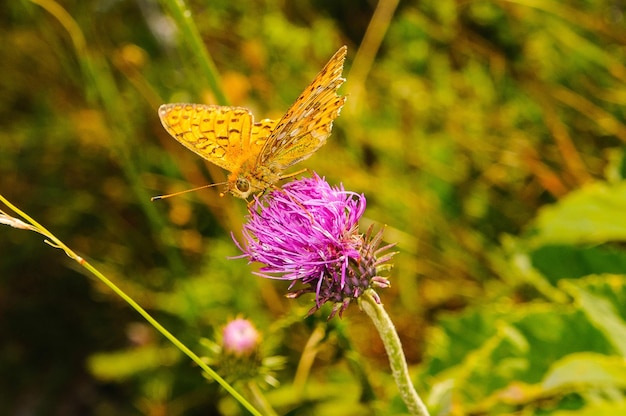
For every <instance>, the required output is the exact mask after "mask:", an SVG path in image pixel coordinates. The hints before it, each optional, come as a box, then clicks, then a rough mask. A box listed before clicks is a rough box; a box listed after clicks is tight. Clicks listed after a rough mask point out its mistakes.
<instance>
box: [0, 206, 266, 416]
mask: <svg viewBox="0 0 626 416" xmlns="http://www.w3.org/2000/svg"><path fill="white" fill-rule="evenodd" d="M0 201H1V202H2V203H4V204H5V205H6V206H7V207H9V208H10V209H11V210H12V211H13V212H15V213H17V214H18V215H19V216H21V217H22V218H24V220H26V222H27V223H28V224H29V225H22V224H20V223H19V222H13V223H12V224H9V225H12V226H14V227H16V226H17V227H16V228H22V229H29V230H31V231H36V232H38V233H39V234H41V235H43V236H44V237H46V238H47V240H46V243H48V244H50V245H51V246H52V247H55V248H59V249H61V250H63V251H64V252H65V254H67V255H68V256H69V257H70V258H71V259H72V260H75V261H76V262H77V263H78V264H80V265H81V266H83V267H84V268H85V269H87V270H89V272H91V273H92V274H93V275H94V276H96V277H97V278H98V279H100V281H101V282H102V283H104V284H105V285H106V286H108V287H109V288H110V289H111V290H112V291H113V292H115V294H117V295H118V296H119V297H120V298H122V299H123V300H124V301H126V303H128V304H129V305H130V306H131V307H132V308H133V309H135V310H136V311H137V312H138V313H139V314H140V315H141V316H143V317H144V319H145V320H146V321H148V323H149V324H150V325H152V326H153V327H154V328H155V329H156V330H157V331H159V332H160V333H161V334H162V335H163V336H164V337H165V338H167V339H168V340H169V341H170V342H171V343H172V344H174V345H175V346H176V348H178V349H179V350H181V351H182V352H183V353H184V354H185V355H186V356H188V357H189V358H191V360H193V362H195V363H196V364H198V367H200V368H201V369H202V370H204V371H205V372H206V373H207V374H208V375H209V376H210V377H211V378H212V379H214V380H215V381H217V382H218V383H219V384H220V385H221V386H222V387H223V388H224V389H225V390H226V391H227V392H228V393H229V394H230V395H231V396H233V397H234V398H235V400H237V401H238V402H239V403H241V405H242V406H243V407H245V408H246V409H247V410H248V411H249V412H250V413H251V414H253V415H255V416H262V415H261V413H260V412H259V411H258V410H256V409H255V408H254V406H252V405H251V404H250V403H248V401H246V399H244V397H243V396H242V395H241V394H239V392H237V390H235V389H234V388H233V387H232V386H231V385H230V384H228V383H227V382H226V380H224V379H223V378H222V377H220V376H219V374H217V373H216V372H215V371H214V370H213V369H212V368H211V367H209V366H208V365H206V363H205V362H204V361H202V359H200V357H198V356H197V355H196V354H195V353H194V352H193V351H191V350H190V349H189V348H187V346H186V345H185V344H183V343H182V342H180V341H179V340H178V338H176V337H175V336H174V335H173V334H172V333H171V332H169V331H168V330H167V329H165V327H163V326H162V325H161V324H160V323H159V322H158V321H157V320H156V319H154V318H153V317H152V316H151V315H150V314H149V313H148V312H147V311H146V310H145V309H143V308H142V307H141V306H139V304H138V303H137V302H135V301H134V300H133V298H131V297H130V296H128V295H127V294H126V293H125V292H124V291H123V290H122V289H120V288H119V287H117V286H116V285H115V283H113V282H112V281H110V280H109V279H108V278H106V277H105V276H104V275H103V274H102V273H100V271H98V270H97V269H96V268H95V267H93V266H92V265H91V264H89V263H88V262H87V261H86V260H85V259H83V258H82V257H80V256H79V255H78V254H76V253H75V252H74V251H72V249H70V248H69V247H68V246H66V245H65V244H63V242H62V241H61V240H59V239H58V238H56V237H55V236H54V235H53V234H52V233H51V232H50V231H48V230H47V229H46V228H44V227H43V226H42V225H41V224H39V223H38V222H37V221H35V220H34V219H32V218H31V217H29V216H28V215H27V214H26V213H24V212H23V211H21V210H20V209H19V208H17V207H16V206H15V205H13V204H11V203H10V202H9V201H8V200H7V199H6V198H4V197H3V196H2V195H0ZM0 213H2V211H0ZM5 217H6V215H5ZM2 223H5V221H2ZM6 223H9V221H8V220H7V221H6Z"/></svg>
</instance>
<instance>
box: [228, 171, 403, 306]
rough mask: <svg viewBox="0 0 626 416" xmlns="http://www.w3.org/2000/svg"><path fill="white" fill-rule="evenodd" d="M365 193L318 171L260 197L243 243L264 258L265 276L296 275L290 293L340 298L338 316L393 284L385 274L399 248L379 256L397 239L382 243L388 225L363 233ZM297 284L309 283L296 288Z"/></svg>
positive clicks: (321, 299) (319, 299)
mask: <svg viewBox="0 0 626 416" xmlns="http://www.w3.org/2000/svg"><path fill="white" fill-rule="evenodd" d="M365 205H366V201H365V196H364V195H359V194H356V193H354V192H349V191H346V190H344V188H343V186H342V185H340V186H339V187H331V186H330V185H329V184H328V183H327V182H326V181H325V180H324V179H323V178H320V177H319V176H318V175H317V174H314V176H313V177H312V178H303V179H300V180H295V181H292V182H290V183H288V184H286V185H285V186H284V187H283V188H282V189H275V190H273V191H271V192H270V193H268V194H265V195H263V196H261V197H260V198H258V197H255V200H254V202H253V203H252V205H251V206H250V209H249V214H248V216H247V222H246V224H244V226H243V236H244V240H245V242H244V244H243V245H241V244H239V243H237V242H236V243H237V245H238V246H239V248H240V249H241V251H242V252H243V253H244V254H243V255H242V256H241V257H247V258H248V260H249V261H250V262H253V261H257V262H260V263H263V264H264V266H263V267H261V269H260V271H259V272H258V273H256V274H257V275H259V276H262V277H266V278H271V279H280V280H290V281H291V282H292V283H291V285H290V286H289V290H290V291H291V292H290V293H289V295H288V297H291V298H296V297H298V296H300V295H302V294H304V293H315V295H316V298H315V306H314V307H313V308H311V310H310V311H309V314H312V313H313V312H315V311H316V310H318V309H319V308H320V307H321V306H322V305H323V304H324V303H326V302H332V303H334V307H333V311H332V313H331V315H330V318H332V317H333V316H334V315H335V314H336V313H337V312H338V311H339V315H340V316H341V314H342V313H343V311H344V310H345V309H346V308H347V307H348V305H349V304H350V302H351V301H352V300H354V299H357V298H358V297H359V296H360V295H361V294H362V293H363V292H364V291H365V290H367V289H369V288H371V287H374V286H375V287H389V281H388V280H387V279H386V278H384V277H382V276H379V275H378V273H379V272H380V271H383V270H389V268H390V265H385V264H383V263H385V262H387V261H389V260H390V259H391V257H393V255H394V254H395V253H387V254H385V255H383V256H382V257H379V256H380V255H381V254H382V252H383V251H385V250H387V249H389V248H391V247H392V246H393V244H390V245H387V246H385V247H382V248H377V247H378V246H379V245H380V243H381V241H382V230H381V231H380V232H379V233H377V234H376V235H375V236H372V232H371V231H372V228H371V227H370V229H369V230H368V232H367V234H366V235H365V236H363V235H362V234H359V232H358V222H359V219H360V218H361V216H362V215H363V212H364V211H365ZM296 284H299V286H303V287H302V288H300V289H294V287H295V286H296Z"/></svg>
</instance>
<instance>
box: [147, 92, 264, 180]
mask: <svg viewBox="0 0 626 416" xmlns="http://www.w3.org/2000/svg"><path fill="white" fill-rule="evenodd" d="M159 117H160V118H161V123H162V124H163V127H165V130H167V132H168V133H169V134H170V135H172V137H174V138H175V139H176V140H178V141H179V142H180V143H181V144H182V145H183V146H185V147H186V148H187V149H189V150H191V151H192V152H194V153H196V154H197V155H199V156H201V157H203V158H205V159H206V160H208V161H209V162H211V163H214V164H216V165H217V166H219V167H221V168H224V169H226V170H228V171H231V172H232V171H233V170H236V169H237V168H238V167H239V166H240V165H241V163H242V158H244V157H245V156H246V155H249V154H251V152H252V154H258V152H259V151H260V148H261V146H263V145H264V144H265V140H266V139H267V136H269V132H270V131H271V130H272V129H273V128H274V125H273V124H271V123H268V122H272V120H262V121H261V122H259V123H254V117H253V116H252V113H251V112H250V110H248V109H247V108H242V107H224V106H217V105H203V104H183V103H177V104H164V105H162V106H161V107H160V108H159ZM274 123H275V122H274ZM264 135H265V136H264Z"/></svg>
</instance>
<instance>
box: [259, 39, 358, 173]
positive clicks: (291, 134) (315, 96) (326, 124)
mask: <svg viewBox="0 0 626 416" xmlns="http://www.w3.org/2000/svg"><path fill="white" fill-rule="evenodd" d="M347 50H348V48H347V47H346V46H342V47H341V48H340V49H339V50H338V51H337V52H335V54H334V55H333V57H332V58H330V60H329V61H328V63H327V64H326V66H324V68H322V70H321V71H320V72H319V74H317V76H316V77H315V79H313V81H312V82H311V84H310V85H309V86H308V87H307V88H306V89H305V90H304V91H303V92H302V94H300V96H299V97H298V98H297V99H296V102H295V103H294V104H293V105H292V106H291V107H290V108H289V110H287V112H286V113H285V115H284V116H283V117H282V118H281V119H280V120H279V121H278V123H277V124H276V128H275V129H274V130H273V131H272V133H271V134H270V136H269V137H268V139H267V141H266V142H265V144H264V146H263V148H262V149H261V152H260V153H259V157H258V161H257V164H259V165H262V166H270V167H272V169H276V170H285V169H287V168H288V167H290V166H292V165H294V164H296V163H298V162H300V161H302V160H304V159H306V158H308V157H310V156H311V155H312V154H313V153H315V152H316V151H317V150H318V149H319V148H320V147H322V146H323V145H324V144H325V143H326V139H327V138H328V136H330V133H331V130H332V127H333V121H334V120H335V119H336V118H337V117H338V116H339V113H340V111H341V108H342V107H343V105H344V103H345V101H346V97H345V96H339V95H337V89H338V88H339V87H340V86H341V84H343V83H344V81H345V79H344V78H342V77H341V73H342V71H343V63H344V61H345V59H346V53H347Z"/></svg>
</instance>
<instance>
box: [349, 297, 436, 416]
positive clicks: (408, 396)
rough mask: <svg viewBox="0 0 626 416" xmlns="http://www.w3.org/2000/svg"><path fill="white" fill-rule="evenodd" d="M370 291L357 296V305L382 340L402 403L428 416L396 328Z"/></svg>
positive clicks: (411, 409) (410, 410)
mask: <svg viewBox="0 0 626 416" xmlns="http://www.w3.org/2000/svg"><path fill="white" fill-rule="evenodd" d="M371 292H373V290H372V289H368V290H367V291H366V292H365V293H364V294H363V295H362V296H361V297H360V298H359V306H360V307H361V309H362V310H363V311H365V313H366V314H367V315H368V316H369V317H370V319H371V320H372V321H373V322H374V326H375V327H376V329H377V330H378V333H379V335H380V337H381V339H382V340H383V344H384V345H385V350H386V351H387V355H388V356H389V365H390V366H391V373H392V375H393V378H394V380H395V381H396V385H397V386H398V389H399V390H400V396H402V400H404V403H405V404H406V406H407V407H408V409H409V412H410V413H411V414H412V415H417V416H428V409H427V408H426V405H425V404H424V402H423V401H422V399H421V398H420V397H419V395H418V394H417V392H416V391H415V388H414V387H413V383H412V382H411V376H410V375H409V367H408V365H407V363H406V358H405V357H404V351H403V350H402V344H401V343H400V338H399V337H398V333H397V332H396V328H395V326H394V325H393V322H391V318H389V315H388V314H387V311H385V308H384V307H383V305H382V304H379V303H377V302H376V300H375V298H374V297H373V296H372V294H371Z"/></svg>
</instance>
